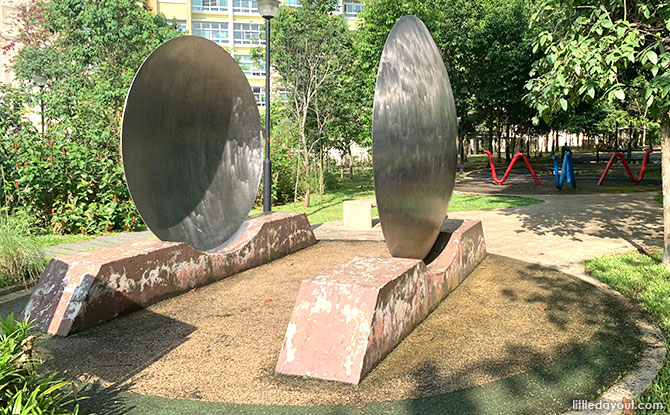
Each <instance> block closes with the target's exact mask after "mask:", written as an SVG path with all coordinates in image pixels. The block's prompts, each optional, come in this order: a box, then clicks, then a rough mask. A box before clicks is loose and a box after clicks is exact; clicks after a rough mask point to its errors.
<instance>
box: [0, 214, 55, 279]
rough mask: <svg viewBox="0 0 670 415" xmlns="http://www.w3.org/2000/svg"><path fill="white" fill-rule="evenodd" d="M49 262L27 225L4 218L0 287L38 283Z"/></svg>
mask: <svg viewBox="0 0 670 415" xmlns="http://www.w3.org/2000/svg"><path fill="white" fill-rule="evenodd" d="M48 261H49V260H48V258H47V257H46V255H44V253H43V252H42V251H41V250H40V249H39V246H38V245H37V243H36V241H35V239H34V237H32V236H30V235H29V234H28V230H27V229H26V227H25V224H23V223H21V222H17V221H13V220H10V219H9V218H8V217H5V216H3V218H2V219H1V220H0V287H3V286H9V285H17V284H24V285H28V284H30V283H32V282H34V281H36V280H37V279H38V278H39V276H40V275H41V274H42V272H43V271H44V268H45V267H46V265H47V262H48Z"/></svg>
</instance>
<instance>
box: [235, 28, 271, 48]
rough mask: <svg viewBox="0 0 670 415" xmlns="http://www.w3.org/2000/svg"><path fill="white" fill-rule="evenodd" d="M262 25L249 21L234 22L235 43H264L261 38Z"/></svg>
mask: <svg viewBox="0 0 670 415" xmlns="http://www.w3.org/2000/svg"><path fill="white" fill-rule="evenodd" d="M261 27H262V26H261V25H259V24H250V23H235V26H234V29H235V44H238V45H264V44H265V42H263V39H261V33H262V28H261Z"/></svg>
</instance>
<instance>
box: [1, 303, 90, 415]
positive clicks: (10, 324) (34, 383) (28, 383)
mask: <svg viewBox="0 0 670 415" xmlns="http://www.w3.org/2000/svg"><path fill="white" fill-rule="evenodd" d="M36 340H37V336H36V335H35V334H33V328H32V326H31V325H30V324H29V323H27V322H17V321H15V320H14V317H13V315H9V317H7V318H6V319H2V318H0V415H38V414H52V415H55V414H59V415H76V414H78V413H79V407H78V405H76V402H75V401H76V386H75V384H74V383H73V382H71V381H67V380H63V379H61V378H59V377H58V375H57V374H56V373H52V374H50V375H48V376H46V377H45V376H41V375H40V374H39V373H38V369H39V361H38V360H37V359H35V357H34V345H35V341H36ZM69 406H72V407H73V409H67V407H69Z"/></svg>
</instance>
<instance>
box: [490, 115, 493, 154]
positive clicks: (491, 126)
mask: <svg viewBox="0 0 670 415" xmlns="http://www.w3.org/2000/svg"><path fill="white" fill-rule="evenodd" d="M489 151H490V152H491V153H493V121H490V122H489Z"/></svg>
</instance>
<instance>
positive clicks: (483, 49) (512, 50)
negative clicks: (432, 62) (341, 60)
mask: <svg viewBox="0 0 670 415" xmlns="http://www.w3.org/2000/svg"><path fill="white" fill-rule="evenodd" d="M405 14H414V15H416V16H417V17H418V18H420V19H421V20H422V21H423V22H424V23H425V24H426V26H427V27H428V29H429V30H430V32H431V34H432V36H433V39H434V40H435V43H436V44H437V46H438V49H439V50H440V52H441V55H442V58H443V60H444V62H445V65H446V67H447V71H448V72H449V78H450V81H451V84H452V89H453V91H454V100H455V104H456V112H457V114H458V115H459V116H460V125H459V131H460V132H461V139H463V135H464V133H465V132H466V131H467V130H468V126H469V123H471V121H469V119H470V118H473V117H474V118H476V119H482V118H483V119H484V123H485V124H489V125H491V126H493V125H494V124H495V125H497V126H498V131H502V127H503V124H507V125H509V124H510V123H519V124H520V123H523V122H524V121H525V119H528V120H530V118H532V117H531V116H529V108H528V106H527V105H525V104H524V103H523V100H522V97H523V95H524V94H525V89H524V85H525V83H526V81H527V80H528V79H529V76H528V72H529V71H530V67H531V64H532V62H533V54H532V53H531V41H530V39H531V35H530V34H529V32H528V20H529V15H530V10H529V8H528V7H527V5H526V2H525V1H521V0H429V1H425V2H417V1H411V0H387V1H371V2H368V3H366V8H365V10H364V11H363V14H362V15H361V16H362V18H363V19H364V20H363V22H362V23H361V30H360V32H361V34H360V35H359V41H358V43H359V44H360V50H361V58H360V61H361V67H362V69H363V70H364V71H365V73H366V75H365V79H366V86H367V88H366V89H367V91H368V92H367V97H366V100H367V101H368V102H370V107H371V106H372V104H371V103H372V99H373V96H374V86H375V78H376V75H377V67H378V64H379V60H380V57H381V54H382V50H383V48H384V43H385V41H386V37H387V36H388V33H389V32H390V30H391V28H392V27H393V25H394V24H395V23H396V22H397V21H398V19H400V18H401V17H402V16H403V15H405ZM477 112H479V114H476V113H477ZM482 113H484V114H482ZM461 145H462V141H461Z"/></svg>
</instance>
